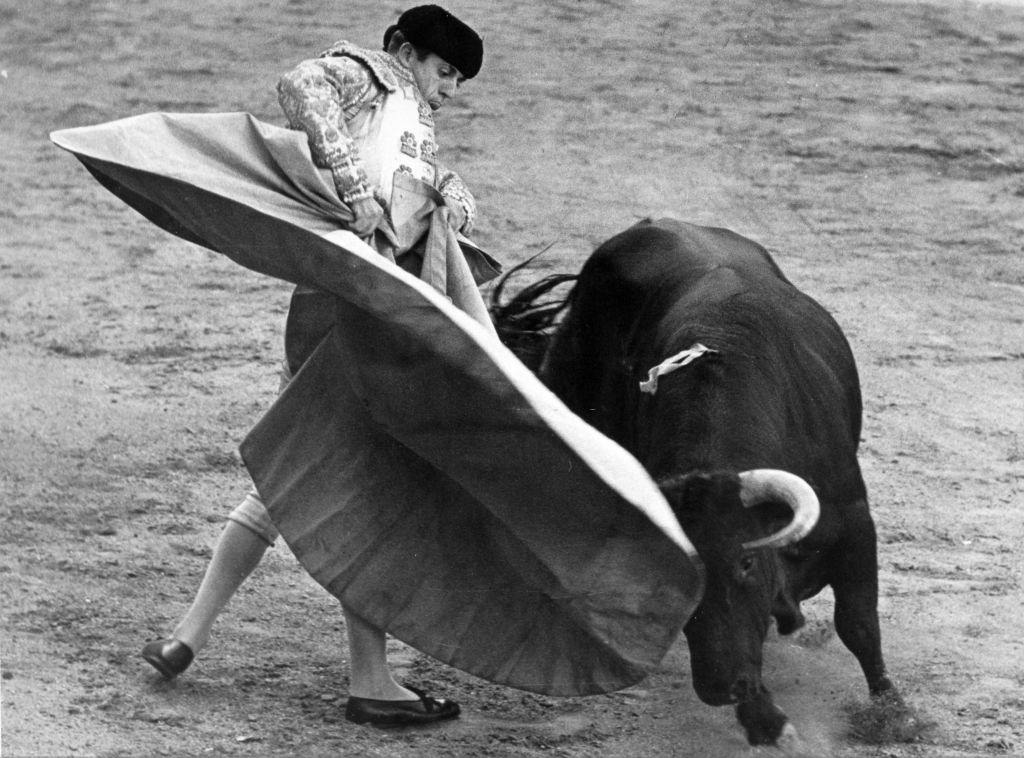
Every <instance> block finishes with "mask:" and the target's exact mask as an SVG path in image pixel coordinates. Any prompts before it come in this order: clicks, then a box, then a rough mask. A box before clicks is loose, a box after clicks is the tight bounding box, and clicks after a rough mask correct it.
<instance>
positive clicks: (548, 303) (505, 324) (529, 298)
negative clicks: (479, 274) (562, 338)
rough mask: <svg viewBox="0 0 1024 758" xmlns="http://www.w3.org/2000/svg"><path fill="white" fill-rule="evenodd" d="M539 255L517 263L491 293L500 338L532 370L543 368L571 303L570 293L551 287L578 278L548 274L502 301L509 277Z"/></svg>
mask: <svg viewBox="0 0 1024 758" xmlns="http://www.w3.org/2000/svg"><path fill="white" fill-rule="evenodd" d="M541 252H544V251H541ZM539 254H540V253H538V255H539ZM536 257H537V256H536V255H535V256H533V257H531V258H528V259H526V260H525V261H523V262H522V263H519V264H517V265H516V266H514V267H513V268H511V269H510V270H509V271H508V273H507V274H505V275H504V276H503V277H502V278H501V279H500V280H499V281H498V283H497V285H496V286H495V287H494V290H493V291H492V292H491V302H490V306H489V310H490V313H491V319H492V320H493V321H494V326H495V329H497V331H498V337H499V338H500V339H501V341H502V342H503V343H504V344H505V346H506V347H507V348H508V349H509V350H511V351H512V352H513V353H515V355H516V357H517V358H519V360H521V361H522V362H523V363H524V364H526V366H527V367H528V368H529V369H530V370H531V371H537V369H538V368H539V367H540V364H541V361H542V360H543V359H544V354H545V352H547V348H548V343H549V342H550V340H551V335H552V333H553V332H554V331H555V328H556V327H557V326H558V322H559V316H560V315H561V314H562V312H563V311H564V310H565V309H566V307H567V306H568V304H569V294H564V295H552V290H554V289H556V288H557V287H559V286H561V285H563V284H567V283H569V282H574V281H576V278H577V275H576V274H549V275H548V276H545V277H544V278H542V279H538V280H537V281H535V282H533V283H531V284H528V285H527V286H526V287H524V288H523V289H521V290H519V292H517V293H516V294H515V295H514V296H512V297H511V298H510V299H508V300H507V301H503V295H504V293H505V286H506V285H507V284H508V282H509V280H510V279H511V278H512V277H513V276H514V275H515V274H517V273H520V272H522V271H524V270H525V269H526V268H527V267H528V266H529V265H530V264H531V263H533V261H534V259H535V258H536ZM545 298H547V299H545Z"/></svg>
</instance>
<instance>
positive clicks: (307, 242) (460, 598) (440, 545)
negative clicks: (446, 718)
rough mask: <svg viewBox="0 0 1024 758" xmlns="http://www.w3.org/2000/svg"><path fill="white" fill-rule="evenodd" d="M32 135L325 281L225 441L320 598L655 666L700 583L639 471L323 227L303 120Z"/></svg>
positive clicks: (451, 656) (545, 676)
mask: <svg viewBox="0 0 1024 758" xmlns="http://www.w3.org/2000/svg"><path fill="white" fill-rule="evenodd" d="M51 138H52V139H53V141H54V142H55V143H56V144H57V145H59V146H60V147H63V148H65V149H67V150H69V151H71V152H72V153H74V154H75V156H76V157H78V158H79V160H81V161H82V163H84V164H85V166H86V167H87V168H88V169H89V171H90V172H91V173H92V174H93V175H94V176H95V177H96V178H97V179H98V180H99V181H100V182H101V183H102V184H103V185H104V186H105V187H107V188H108V189H109V190H110V191H112V192H114V193H115V194H116V195H117V196H118V197H120V198H121V199H123V200H124V201H125V202H126V203H127V204H128V205H130V206H131V207H133V208H135V209H136V210H138V211H140V212H141V213H142V214H143V215H145V216H146V217H147V218H149V219H150V220H151V221H153V222H154V223H156V224H158V225H160V226H161V227H163V228H164V229H167V230H168V231H171V232H173V233H174V234H177V235H178V236H180V237H183V238H184V239H187V240H190V241H192V242H195V243H198V244H201V245H204V246H206V247H208V248H210V249H211V250H215V251H217V252H219V253H222V254H224V255H226V256H228V257H229V258H231V259H232V260H234V261H236V262H238V263H240V264H241V265H243V266H245V267H247V268H250V269H253V270H255V271H259V272H262V273H264V274H267V275H270V276H274V277H278V278H281V279H285V280H287V281H290V282H294V283H296V284H301V285H306V286H310V287H315V288H318V289H320V290H323V291H326V292H330V293H332V294H333V295H335V296H336V299H337V300H336V303H337V314H338V319H337V324H336V325H335V327H334V328H333V329H332V331H331V332H330V334H329V335H328V337H327V338H326V339H325V340H324V341H323V342H322V343H321V344H320V346H319V347H318V348H317V350H316V351H315V353H314V354H313V356H312V357H311V358H310V359H309V361H307V362H306V364H305V365H304V366H303V368H302V370H301V371H300V372H299V373H298V375H297V376H296V377H295V378H294V379H293V380H292V382H291V383H290V384H289V386H288V387H287V389H286V390H285V391H284V392H283V393H282V394H281V396H280V397H279V398H278V400H277V402H276V403H275V404H274V405H273V407H272V408H271V409H270V411H269V412H268V413H267V414H266V415H265V417H264V418H263V419H262V420H261V421H260V422H259V423H258V424H257V425H256V427H255V428H254V429H253V430H252V431H251V432H250V434H249V435H248V436H247V437H246V439H245V441H244V442H243V444H242V453H243V458H244V460H245V462H246V465H247V466H248V468H249V471H250V473H251V474H252V477H253V479H254V481H255V482H256V485H257V488H258V489H259V491H260V493H261V494H262V495H263V497H264V499H265V501H266V502H267V505H268V508H269V511H270V513H271V517H272V518H273V520H274V522H275V523H276V525H277V526H278V527H279V528H280V531H281V534H282V535H283V537H284V539H285V540H286V542H287V543H288V545H289V546H290V547H291V549H292V550H293V552H294V553H295V555H296V556H297V558H298V559H299V561H300V562H301V563H302V564H303V566H305V568H306V569H307V570H308V571H309V572H310V573H311V574H312V576H313V577H314V578H316V580H317V581H319V582H320V583H321V584H322V585H323V586H324V587H326V588H327V589H328V590H329V591H330V592H331V593H332V594H334V595H335V596H336V597H338V598H339V599H340V600H341V601H342V602H343V603H345V604H346V605H347V606H349V607H350V608H351V609H352V610H354V611H355V612H356V613H357V614H359V615H361V616H363V617H364V618H366V619H368V620H369V621H371V622H372V623H374V624H376V625H378V626H380V627H382V628H384V629H386V630H387V631H388V632H390V633H391V634H393V635H394V636H396V637H397V638H399V639H401V640H404V641H405V642H407V643H409V644H410V645H412V646H414V647H415V648H417V649H419V650H422V651H424V652H426V653H428V654H429V655H431V656H434V657H435V658H438V659H439V660H441V661H444V662H446V663H449V664H451V665H453V666H456V667H458V668H461V669H463V670H465V671H468V672H470V673H473V674H476V675H478V676H481V677H484V678H486V679H489V680H491V681H494V682H499V683H503V684H507V685H510V686H514V687H518V688H522V689H526V690H531V691H535V692H541V693H546V694H553V695H579V694H592V693H598V692H606V691H611V690H615V689H619V688H622V687H625V686H628V685H630V684H632V683H635V682H637V681H639V680H640V679H642V678H643V677H644V676H646V675H647V674H648V673H649V672H650V670H651V669H652V667H654V666H656V665H657V664H658V662H659V661H660V660H661V659H662V657H663V656H664V654H665V653H666V651H667V650H668V648H669V646H670V645H671V644H672V642H673V641H674V639H675V638H676V636H677V634H678V632H679V630H680V629H681V627H682V625H683V624H684V623H685V621H686V620H687V619H688V618H689V616H690V614H691V613H692V611H693V609H694V608H695V606H696V604H697V602H698V601H699V599H700V596H701V593H702V591H703V584H702V573H701V568H700V563H699V560H698V559H697V557H696V553H695V552H694V550H693V547H692V546H691V544H690V543H689V541H688V540H687V538H686V537H685V535H684V534H683V532H682V530H681V529H680V528H679V525H678V523H677V521H676V520H675V518H674V516H673V514H672V512H671V509H670V508H669V506H668V504H667V503H666V502H665V500H664V499H663V497H662V495H661V493H660V492H659V490H658V489H657V487H656V485H655V484H654V483H653V482H652V481H651V479H650V478H649V477H648V475H647V474H646V472H645V471H644V470H643V468H642V467H641V466H640V465H639V463H638V462H637V461H636V460H635V459H634V458H632V457H631V456H630V455H629V454H628V453H627V452H625V451H624V450H623V449H622V448H620V447H619V446H618V445H616V444H615V443H614V442H612V441H611V440H609V439H608V438H606V437H604V436H603V435H601V434H600V433H598V432H597V431H596V430H594V429H593V428H592V427H590V426H588V425H587V424H585V423H584V422H583V421H582V420H581V419H579V418H578V417H577V416H575V415H574V414H572V413H571V412H570V411H569V410H568V409H567V408H566V407H565V406H564V405H563V404H562V403H561V402H560V401H559V400H558V399H557V398H556V397H555V396H554V395H553V394H552V393H551V392H549V391H548V390H547V389H546V388H545V387H544V386H543V385H542V384H541V383H540V382H539V381H538V380H537V379H536V378H535V377H534V376H533V374H531V373H530V372H529V370H527V369H526V368H525V367H524V366H523V365H522V364H521V363H520V362H519V361H518V360H516V358H515V357H514V356H513V355H512V354H511V353H510V352H509V351H508V350H507V349H506V348H505V347H504V346H503V345H501V344H500V342H499V341H498V339H497V338H496V336H495V335H494V333H493V330H490V329H488V328H486V327H485V326H483V325H481V324H480V323H479V322H477V321H474V320H473V319H472V318H470V317H469V316H468V315H467V314H466V313H465V312H463V311H462V310H460V309H458V308H456V307H454V306H453V305H452V303H451V302H450V301H449V299H448V298H446V297H445V296H444V295H442V294H440V293H438V292H437V291H436V290H435V289H433V288H432V287H430V286H428V285H427V284H426V283H425V282H423V281H421V280H419V279H417V278H416V277H414V276H412V275H411V274H408V273H407V272H405V271H403V270H401V269H400V268H399V267H398V266H396V265H395V264H393V263H391V262H389V261H387V260H386V259H385V258H383V257H382V256H380V255H378V254H377V253H376V252H375V251H374V250H373V249H372V248H370V247H369V246H367V245H366V244H364V243H363V242H361V241H360V240H359V239H357V238H356V237H355V236H353V235H351V234H350V233H348V232H343V231H342V232H339V231H337V230H338V227H339V225H340V223H339V219H341V220H344V219H345V218H346V213H347V212H348V211H347V208H346V207H345V206H344V205H343V204H342V203H341V201H340V200H339V199H338V197H337V194H336V193H335V192H334V189H333V186H331V184H330V179H329V175H327V176H325V175H324V173H322V172H320V171H318V170H317V169H316V168H314V166H313V164H312V161H311V159H310V156H309V151H308V147H307V145H306V142H305V138H304V135H302V134H301V133H298V132H293V131H290V130H286V129H280V128H277V127H274V126H271V125H268V124H264V123H261V122H259V121H257V120H256V119H254V118H253V117H252V116H249V115H247V114H212V115H169V114H150V115H145V116H139V117H134V118H130V119H125V120H122V121H116V122H113V123H109V124H102V125H99V126H94V127H84V128H79V129H68V130H63V131H59V132H55V133H53V134H52V135H51ZM327 235H329V236H330V238H329V239H328V238H327Z"/></svg>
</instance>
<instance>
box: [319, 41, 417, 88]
mask: <svg viewBox="0 0 1024 758" xmlns="http://www.w3.org/2000/svg"><path fill="white" fill-rule="evenodd" d="M342 56H343V57H346V58H352V59H354V60H357V61H359V62H360V63H362V64H363V65H364V66H366V67H367V68H368V69H370V73H372V74H373V76H374V78H375V79H376V80H377V82H378V83H379V84H380V86H381V87H383V88H384V89H385V90H387V91H388V92H394V91H395V90H396V89H398V77H397V75H396V73H395V68H394V65H395V64H394V63H392V61H393V60H394V58H393V57H392V56H391V55H390V54H389V53H386V52H385V51H383V50H367V49H366V48H365V47H358V46H357V45H353V44H352V43H351V42H348V41H346V40H341V41H340V42H335V43H334V44H333V45H331V46H330V47H329V48H327V49H326V50H324V51H323V52H322V53H320V55H319V56H318V57H320V58H336V57H342Z"/></svg>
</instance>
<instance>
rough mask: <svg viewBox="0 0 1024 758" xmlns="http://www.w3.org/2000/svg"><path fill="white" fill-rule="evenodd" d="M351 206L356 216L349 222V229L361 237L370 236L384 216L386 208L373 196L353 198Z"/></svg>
mask: <svg viewBox="0 0 1024 758" xmlns="http://www.w3.org/2000/svg"><path fill="white" fill-rule="evenodd" d="M351 207H352V213H354V214H355V218H354V219H352V221H351V222H350V223H349V229H350V230H351V231H352V232H353V233H355V234H358V235H359V236H360V237H369V236H370V235H371V234H373V230H374V229H376V228H377V226H378V225H379V224H380V222H381V220H382V219H383V218H384V209H383V208H382V207H381V205H380V203H378V202H377V201H376V200H374V199H373V198H372V197H364V198H362V199H361V200H353V201H352V205H351Z"/></svg>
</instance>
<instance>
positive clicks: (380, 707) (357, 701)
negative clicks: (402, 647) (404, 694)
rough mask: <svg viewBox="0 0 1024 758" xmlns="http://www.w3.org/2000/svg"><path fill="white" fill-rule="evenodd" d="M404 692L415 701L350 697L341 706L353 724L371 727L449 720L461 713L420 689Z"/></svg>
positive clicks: (413, 688)
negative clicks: (411, 695) (408, 693)
mask: <svg viewBox="0 0 1024 758" xmlns="http://www.w3.org/2000/svg"><path fill="white" fill-rule="evenodd" d="M406 689H407V690H411V691H412V692H415V693H416V694H417V695H418V696H419V700H374V699H373V698H368V697H350V698H349V699H348V704H347V705H346V706H345V718H346V719H348V720H349V721H351V722H353V723H355V724H370V725H371V726H410V725H413V724H432V723H433V722H435V721H443V720H445V719H453V718H455V717H456V716H458V715H459V714H460V713H461V712H462V709H461V708H459V704H458V703H456V702H455V701H454V700H443V699H440V698H433V697H430V696H429V695H427V694H426V693H425V692H423V691H422V690H418V689H416V688H415V687H410V686H408V685H406Z"/></svg>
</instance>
